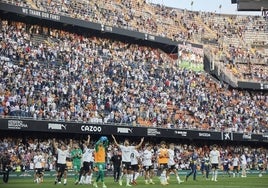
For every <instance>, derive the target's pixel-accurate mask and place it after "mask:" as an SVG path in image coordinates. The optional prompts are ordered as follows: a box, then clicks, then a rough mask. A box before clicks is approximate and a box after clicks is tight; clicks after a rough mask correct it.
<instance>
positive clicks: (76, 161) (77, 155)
mask: <svg viewBox="0 0 268 188" xmlns="http://www.w3.org/2000/svg"><path fill="white" fill-rule="evenodd" d="M82 155H83V152H82V150H81V148H80V147H79V146H78V144H77V143H76V144H74V148H73V149H72V151H71V157H72V160H73V170H74V179H75V184H78V182H79V179H78V177H79V171H80V168H81V160H82Z"/></svg>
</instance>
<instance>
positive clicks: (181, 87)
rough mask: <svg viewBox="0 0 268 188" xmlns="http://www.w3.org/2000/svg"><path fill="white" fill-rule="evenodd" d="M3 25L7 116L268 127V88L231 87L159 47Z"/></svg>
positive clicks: (200, 126)
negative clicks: (180, 62)
mask: <svg viewBox="0 0 268 188" xmlns="http://www.w3.org/2000/svg"><path fill="white" fill-rule="evenodd" d="M1 28H2V32H1V38H2V42H1V69H2V71H1V74H2V75H1V108H0V109H1V110H0V113H1V115H3V116H26V117H32V118H34V119H50V120H58V121H79V122H92V123H108V122H112V123H127V124H129V123H130V124H133V125H139V126H153V127H165V128H184V129H204V130H216V131H223V130H224V131H235V132H254V133H262V132H264V131H265V129H264V127H266V126H267V118H266V119H265V118H264V117H267V116H266V115H267V104H268V103H267V99H268V96H267V93H258V92H249V91H237V90H235V89H233V90H228V89H226V88H225V87H223V86H222V85H220V84H217V83H216V82H215V81H214V80H213V79H212V78H211V77H210V76H209V75H208V74H206V73H196V72H193V71H189V70H185V69H181V68H178V62H177V61H175V60H173V59H172V58H170V57H169V56H168V54H165V53H164V52H162V51H161V50H159V49H153V48H151V47H146V46H139V45H135V44H128V43H123V42H119V41H113V40H111V39H104V38H97V37H89V36H81V35H78V34H75V33H70V32H67V31H62V30H56V29H52V28H46V27H40V26H37V25H26V24H24V23H21V22H12V23H10V22H7V21H5V20H2V22H1ZM40 41H42V42H41V43H40ZM94 73H95V74H94ZM21 80H24V82H21ZM97 88H98V89H97ZM252 108H254V109H256V111H251V110H249V109H252Z"/></svg>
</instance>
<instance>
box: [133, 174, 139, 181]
mask: <svg viewBox="0 0 268 188" xmlns="http://www.w3.org/2000/svg"><path fill="white" fill-rule="evenodd" d="M139 175H140V173H139V172H137V173H136V174H135V176H134V180H135V181H136V180H137V179H138V177H139Z"/></svg>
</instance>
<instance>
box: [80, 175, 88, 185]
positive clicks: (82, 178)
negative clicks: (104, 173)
mask: <svg viewBox="0 0 268 188" xmlns="http://www.w3.org/2000/svg"><path fill="white" fill-rule="evenodd" d="M85 179H86V178H85V176H81V178H80V181H79V184H84V183H86V181H85Z"/></svg>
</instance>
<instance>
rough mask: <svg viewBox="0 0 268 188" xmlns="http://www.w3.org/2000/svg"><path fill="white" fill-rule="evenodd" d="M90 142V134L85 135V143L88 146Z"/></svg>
mask: <svg viewBox="0 0 268 188" xmlns="http://www.w3.org/2000/svg"><path fill="white" fill-rule="evenodd" d="M89 143H90V135H88V136H87V141H86V145H87V146H88V145H89Z"/></svg>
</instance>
